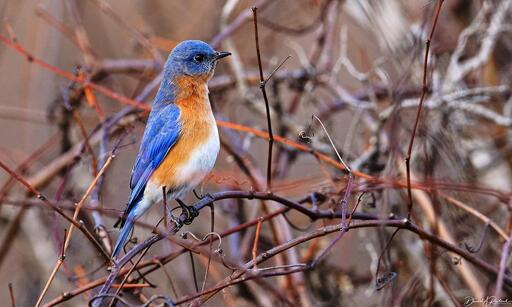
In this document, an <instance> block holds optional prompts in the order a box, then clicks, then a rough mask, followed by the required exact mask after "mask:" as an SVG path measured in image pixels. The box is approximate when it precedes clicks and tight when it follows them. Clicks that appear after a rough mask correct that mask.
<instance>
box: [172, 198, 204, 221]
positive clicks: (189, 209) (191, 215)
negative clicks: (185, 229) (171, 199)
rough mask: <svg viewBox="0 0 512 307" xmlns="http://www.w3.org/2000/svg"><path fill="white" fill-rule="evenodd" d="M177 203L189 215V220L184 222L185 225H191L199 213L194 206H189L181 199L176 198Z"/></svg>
mask: <svg viewBox="0 0 512 307" xmlns="http://www.w3.org/2000/svg"><path fill="white" fill-rule="evenodd" d="M176 202H178V204H179V205H180V207H181V209H182V210H183V211H182V213H183V212H185V213H186V214H187V218H186V219H185V220H184V221H183V224H185V225H190V224H191V223H192V221H193V220H194V218H195V217H196V216H198V215H199V212H198V211H197V209H196V208H194V206H187V205H186V204H185V203H184V202H183V201H182V200H181V199H179V198H176Z"/></svg>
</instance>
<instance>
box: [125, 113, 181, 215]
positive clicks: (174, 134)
mask: <svg viewBox="0 0 512 307" xmlns="http://www.w3.org/2000/svg"><path fill="white" fill-rule="evenodd" d="M154 111H155V112H152V113H151V115H150V116H149V119H148V123H147V125H146V130H145V131H144V136H143V137H142V142H141V144H140V149H139V154H138V156H137V159H136V160H135V164H134V166H133V170H132V177H131V179H130V188H131V189H132V193H131V195H130V200H129V201H128V207H127V208H126V211H125V214H128V213H129V212H130V211H131V210H132V208H133V207H134V206H135V204H137V203H138V201H139V200H140V199H141V198H142V196H143V195H144V189H145V187H146V184H147V183H148V180H149V178H150V177H151V175H152V174H153V172H154V171H155V170H156V169H157V167H158V166H159V165H160V163H162V161H163V160H164V158H165V156H166V155H167V153H168V152H169V150H170V149H171V148H172V146H173V145H174V144H176V141H177V140H178V138H179V135H180V131H181V124H180V122H179V116H180V109H179V108H178V107H177V106H176V105H175V104H172V103H169V104H166V105H165V106H163V107H162V108H159V109H158V110H154Z"/></svg>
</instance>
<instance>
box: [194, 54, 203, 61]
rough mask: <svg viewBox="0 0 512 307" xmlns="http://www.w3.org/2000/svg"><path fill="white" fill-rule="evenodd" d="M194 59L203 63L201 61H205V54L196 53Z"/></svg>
mask: <svg viewBox="0 0 512 307" xmlns="http://www.w3.org/2000/svg"><path fill="white" fill-rule="evenodd" d="M194 60H195V61H196V62H199V63H201V62H203V61H204V55H202V54H197V55H195V56H194Z"/></svg>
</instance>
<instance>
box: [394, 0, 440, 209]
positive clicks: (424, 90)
mask: <svg viewBox="0 0 512 307" xmlns="http://www.w3.org/2000/svg"><path fill="white" fill-rule="evenodd" d="M443 3H444V0H439V1H438V5H437V9H436V13H435V15H434V21H433V23H432V28H431V30H430V34H429V36H428V39H427V40H426V41H425V58H424V61H423V83H422V85H423V86H422V90H421V96H420V103H419V105H418V109H417V111H416V118H415V120H414V127H413V129H412V134H411V139H410V140H409V147H408V148H407V156H406V157H405V159H404V160H405V167H406V169H407V197H408V199H409V204H408V209H407V218H408V219H409V218H411V212H412V205H413V201H412V191H411V168H410V160H411V155H412V147H413V145H414V137H415V136H416V130H417V128H418V123H419V121H420V115H421V110H422V107H423V102H424V101H425V97H426V96H427V92H428V84H427V67H428V58H429V54H430V44H431V42H432V37H433V36H434V31H435V29H436V25H437V20H438V18H439V14H440V13H441V6H442V5H443Z"/></svg>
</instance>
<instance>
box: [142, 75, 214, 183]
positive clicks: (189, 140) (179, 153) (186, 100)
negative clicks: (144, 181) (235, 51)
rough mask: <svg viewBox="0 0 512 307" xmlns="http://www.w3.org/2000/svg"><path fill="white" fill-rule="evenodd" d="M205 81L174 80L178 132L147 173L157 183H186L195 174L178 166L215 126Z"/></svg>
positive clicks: (199, 145)
mask: <svg viewBox="0 0 512 307" xmlns="http://www.w3.org/2000/svg"><path fill="white" fill-rule="evenodd" d="M206 81H207V78H200V77H190V76H185V77H178V78H176V80H175V84H176V86H177V88H178V92H177V95H176V101H175V104H176V105H177V106H178V107H179V108H180V117H179V121H180V123H181V132H180V136H179V138H178V141H177V142H176V144H174V146H173V147H172V148H171V150H170V151H169V153H168V154H167V156H166V157H165V158H164V160H163V161H162V163H161V164H160V166H159V167H158V168H157V169H156V171H155V172H154V173H153V176H152V177H151V179H152V181H156V182H157V183H158V184H160V185H165V186H167V187H169V188H173V187H179V186H183V185H187V184H189V182H190V181H191V180H192V177H194V176H195V174H183V172H182V170H183V169H184V168H187V163H188V162H189V161H190V159H191V155H192V154H193V153H194V152H196V151H197V149H198V148H199V147H201V146H203V145H204V144H205V143H207V142H208V140H209V139H210V137H211V136H212V129H215V131H216V129H217V128H216V127H215V125H216V123H215V118H214V117H213V113H212V109H211V106H210V101H209V99H208V87H207V84H206ZM188 168H190V167H188ZM188 168H187V169H188Z"/></svg>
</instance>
